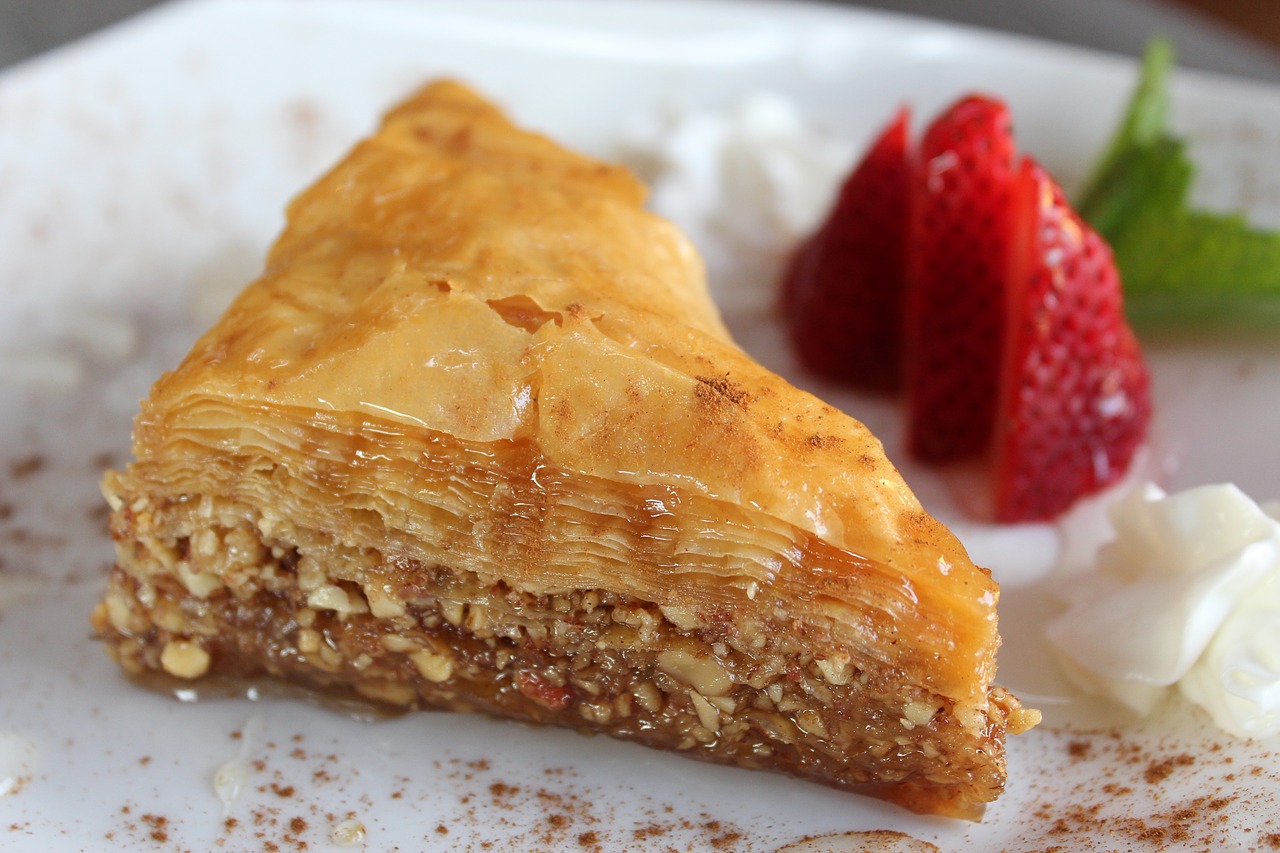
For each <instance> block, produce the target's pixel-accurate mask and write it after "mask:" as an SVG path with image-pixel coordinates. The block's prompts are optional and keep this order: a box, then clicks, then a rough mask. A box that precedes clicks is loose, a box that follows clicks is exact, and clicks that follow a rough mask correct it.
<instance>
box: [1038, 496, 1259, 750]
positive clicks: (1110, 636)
mask: <svg viewBox="0 0 1280 853" xmlns="http://www.w3.org/2000/svg"><path fill="white" fill-rule="evenodd" d="M1110 518H1111V523H1112V525H1113V526H1114V528H1115V539H1114V540H1113V541H1112V542H1110V543H1108V544H1107V545H1105V546H1103V547H1102V548H1101V550H1100V551H1099V552H1098V567H1097V571H1095V572H1092V573H1089V574H1085V575H1078V576H1074V577H1072V578H1071V579H1070V583H1069V588H1068V589H1067V590H1066V591H1065V592H1064V598H1066V600H1067V603H1068V608H1067V610H1066V612H1064V613H1063V614H1061V615H1060V616H1059V617H1058V618H1056V619H1055V620H1053V621H1052V622H1050V623H1049V625H1048V628H1047V632H1048V638H1049V641H1050V642H1051V643H1052V644H1053V646H1054V647H1055V648H1056V649H1057V650H1058V651H1059V652H1060V653H1061V655H1062V656H1063V659H1064V662H1065V664H1066V666H1067V668H1068V670H1069V671H1070V673H1071V675H1072V676H1073V677H1074V678H1075V679H1076V680H1077V681H1079V682H1080V683H1081V685H1082V686H1084V687H1085V688H1087V689H1089V690H1091V691H1093V692H1097V693H1103V694H1106V695H1109V696H1112V697H1114V698H1115V699H1118V700H1120V701H1121V702H1123V703H1124V704H1126V705H1128V706H1129V707H1130V708H1133V709H1134V710H1136V711H1139V712H1142V713H1147V712H1149V711H1150V710H1151V709H1153V708H1154V707H1155V705H1156V704H1157V703H1159V702H1160V701H1161V700H1162V699H1164V698H1165V697H1166V696H1167V695H1168V694H1169V693H1170V692H1172V691H1173V690H1175V689H1176V690H1179V691H1181V692H1182V694H1183V695H1184V696H1186V697H1187V698H1188V699H1190V700H1191V701H1192V702H1194V703H1196V704H1197V705H1200V706H1201V707H1203V708H1204V709H1205V710H1206V711H1208V713H1209V715H1210V716H1211V717H1212V718H1213V720H1214V722H1215V723H1216V724H1217V725H1218V726H1220V727H1221V728H1222V729H1224V730H1226V731H1227V732H1230V733H1231V734H1233V735H1237V736H1240V737H1257V738H1261V737H1268V736H1271V735H1274V734H1277V733H1280V505H1268V506H1267V507H1266V508H1263V507H1261V506H1259V505H1258V504H1257V503H1255V502H1254V501H1253V500H1252V499H1250V498H1249V496H1248V495H1246V494H1244V492H1242V491H1241V490H1240V489H1238V488H1237V487H1236V486H1234V485H1230V484H1223V485H1211V486H1201V487H1198V488H1193V489H1187V490H1186V491H1182V492H1177V493H1175V494H1171V495H1168V494H1165V492H1164V491H1162V490H1161V489H1160V488H1159V487H1157V486H1154V485H1146V486H1143V487H1141V488H1139V489H1136V490H1134V491H1133V492H1131V493H1130V494H1128V495H1127V496H1126V497H1124V498H1121V499H1120V500H1119V501H1117V502H1116V503H1115V504H1114V505H1113V506H1112V508H1111V512H1110Z"/></svg>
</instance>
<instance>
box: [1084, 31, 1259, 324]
mask: <svg viewBox="0 0 1280 853" xmlns="http://www.w3.org/2000/svg"><path fill="white" fill-rule="evenodd" d="M1172 65H1173V48H1172V46H1171V45H1170V44H1169V42H1167V41H1165V40H1163V39H1157V40H1154V41H1152V42H1151V43H1150V44H1149V45H1148V47H1147V51H1146V54H1145V55H1144V57H1143V64H1142V75H1141V78H1140V80H1139V82H1138V86H1137V88H1136V89H1135V91H1134V94H1133V97H1132V99H1131V100H1130V102H1129V106H1128V108H1127V109H1126V111H1125V114H1124V117H1123V119H1122V120H1121V122H1120V126H1119V128H1118V129H1117V131H1116V134H1115V136H1114V137H1113V138H1112V140H1111V143H1110V144H1109V145H1108V146H1107V149H1106V151H1105V152H1104V153H1103V155H1102V157H1101V158H1100V159H1099V161H1098V164H1097V166H1096V167H1095V168H1094V172H1093V176H1092V177H1091V178H1090V180H1089V181H1088V182H1087V184H1086V186H1085V189H1084V190H1083V192H1082V193H1081V194H1080V196H1079V199H1078V202H1079V203H1078V204H1077V206H1076V209H1077V210H1078V211H1079V212H1080V214H1081V216H1083V217H1084V218H1085V219H1086V220H1087V221H1088V222H1089V223H1090V224H1091V225H1092V226H1093V227H1094V228H1095V229H1097V231H1098V233H1100V234H1101V235H1102V236H1103V237H1105V238H1106V239H1107V242H1109V243H1110V244H1111V248H1112V250H1113V251H1114V252H1115V256H1116V265H1117V266H1118V267H1119V269H1120V278H1121V280H1122V282H1123V283H1124V291H1125V305H1126V308H1127V312H1128V314H1129V317H1130V319H1131V320H1132V321H1133V322H1134V323H1135V324H1140V325H1147V326H1151V325H1166V326H1168V325H1180V326H1186V325H1215V324H1223V323H1230V324H1233V325H1235V324H1244V323H1262V322H1267V323H1271V324H1274V323H1275V321H1276V320H1277V319H1280V232H1273V231H1265V230H1262V229H1258V228H1254V227H1251V226H1250V225H1249V223H1248V222H1247V221H1246V220H1245V219H1244V217H1243V216H1241V215H1221V214H1215V213H1210V212H1207V211H1199V210H1193V209H1191V208H1190V206H1189V202H1188V200H1189V197H1190V192H1191V184H1192V181H1193V179H1194V177H1195V165H1194V164H1193V163H1192V162H1191V159H1190V158H1189V157H1188V156H1187V153H1186V143H1185V142H1184V141H1183V140H1182V139H1179V138H1177V137H1175V136H1173V135H1172V134H1171V133H1170V131H1169V129H1168V117H1169V96H1168V76H1169V70H1170V69H1171V68H1172Z"/></svg>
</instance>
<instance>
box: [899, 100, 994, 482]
mask: <svg viewBox="0 0 1280 853" xmlns="http://www.w3.org/2000/svg"><path fill="white" fill-rule="evenodd" d="M1013 167H1014V144H1013V133H1012V130H1011V128H1010V119H1009V111H1008V109H1007V108H1006V107H1005V105H1004V104H1003V103H1001V102H999V101H997V100H994V99H992V98H985V97H979V96H970V97H967V98H964V99H962V100H960V101H958V102H957V103H956V104H955V105H954V106H952V107H951V108H950V109H949V110H947V112H946V113H944V114H943V115H942V116H941V117H940V118H939V119H938V120H937V121H935V122H934V123H933V125H932V126H931V127H930V128H929V130H928V131H927V132H926V133H925V136H924V139H923V140H922V142H921V145H920V171H919V175H918V177H917V180H916V191H915V194H914V198H913V200H912V201H913V203H914V206H915V209H914V211H913V214H912V216H913V219H912V234H911V240H910V243H909V247H910V254H909V260H908V263H909V264H910V266H909V269H908V272H907V282H908V284H907V296H906V309H905V312H906V325H905V329H904V332H905V336H906V340H905V354H906V358H905V373H906V387H907V430H908V436H907V444H908V447H909V448H910V450H911V451H912V452H913V453H914V454H915V455H917V456H919V457H920V458H921V459H924V460H926V461H929V462H949V461H953V460H957V459H961V458H964V457H968V456H975V455H978V454H980V453H982V452H983V451H985V450H986V449H987V447H988V444H989V442H990V439H991V429H992V423H993V421H994V417H995V411H996V374H997V371H998V370H999V367H1000V344H1001V338H1002V330H1003V325H1004V277H1005V266H1006V258H1007V257H1008V247H1009V235H1010V229H1011V227H1012V208H1011V206H1010V202H1011V192H1012V186H1013Z"/></svg>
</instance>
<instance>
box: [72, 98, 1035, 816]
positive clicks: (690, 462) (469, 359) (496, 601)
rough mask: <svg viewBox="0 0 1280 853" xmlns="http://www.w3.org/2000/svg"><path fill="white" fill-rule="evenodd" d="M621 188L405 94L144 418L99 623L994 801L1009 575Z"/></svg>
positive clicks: (421, 701) (185, 671) (274, 670)
mask: <svg viewBox="0 0 1280 853" xmlns="http://www.w3.org/2000/svg"><path fill="white" fill-rule="evenodd" d="M644 195H645V194H644V190H643V188H642V186H641V185H640V184H639V183H638V182H637V181H636V180H635V178H633V176H632V175H631V174H630V173H629V172H627V171H626V170H624V169H622V168H619V167H616V166H611V165H607V164H604V163H601V162H597V161H595V160H592V159H588V158H586V157H583V156H580V155H577V154H574V153H571V152H569V151H566V150H565V149H563V148H561V147H559V146H558V145H556V144H555V143H553V142H551V141H549V140H548V139H546V138H544V137H542V136H538V135H535V134H532V133H529V132H525V131H522V130H519V129H517V128H516V127H514V126H513V125H512V124H511V123H510V122H509V121H508V120H507V119H506V118H505V117H504V116H503V115H502V113H501V112H500V111H499V110H498V109H497V108H495V107H494V106H493V105H491V104H490V103H488V102H486V101H485V100H483V99H481V98H480V97H478V96H477V95H476V94H474V93H472V92H471V91H470V90H468V89H466V88H465V87H463V86H461V85H458V84H455V83H450V82H440V83H436V84H433V85H431V86H428V87H427V88H425V89H423V90H422V91H420V92H419V93H417V94H416V95H414V96H413V97H411V98H410V99H409V100H408V101H406V102H405V103H404V104H402V105H401V106H399V107H397V108H396V109H394V110H393V111H392V112H391V113H390V114H389V115H388V116H387V117H386V118H385V120H384V123H383V124H382V126H381V128H380V130H379V131H378V132H377V133H376V134H375V135H374V136H373V137H372V138H370V139H368V140H366V141H364V142H361V143H360V144H359V145H357V146H356V148H355V149H354V150H353V151H352V152H351V153H350V155H348V156H347V157H346V159H345V160H343V161H342V162H341V163H340V164H339V165H338V166H337V167H335V168H334V169H333V171H331V172H330V173H329V174H328V175H327V176H325V177H323V178H322V179H321V180H320V181H319V182H318V183H317V184H316V185H315V186H313V187H312V188H310V189H308V190H307V191H305V192H304V193H303V194H302V195H301V196H300V197H298V198H297V199H296V200H295V201H294V202H293V204H292V205H291V207H290V208H289V215H288V225H287V227H286V229H285V231H284V233H283V235H282V236H281V237H280V238H279V240H278V242H277V243H276V244H275V246H274V248H273V249H272V251H271V253H270V257H269V259H268V262H267V265H266V270H265V272H264V273H263V275H262V277H261V278H259V279H258V280H257V281H255V282H253V283H252V284H251V285H249V287H248V288H247V289H246V290H245V291H244V292H243V293H242V294H241V295H240V296H239V298H238V299H237V300H236V301H235V303H234V304H233V305H232V306H231V307H230V308H229V309H228V311H227V312H226V314H225V315H224V316H223V317H222V319H221V320H220V321H219V322H218V323H217V325H215V326H214V327H213V328H212V329H211V330H210V331H209V332H208V333H207V334H205V335H204V337H203V338H201V340H200V341H199V342H198V343H197V344H196V345H195V347H194V349H193V350H192V351H191V353H190V354H189V355H188V356H187V358H186V359H185V360H184V361H183V362H182V364H181V365H180V366H179V367H178V368H177V369H176V370H174V371H173V372H171V373H168V374H166V375H165V376H163V377H162V378H161V379H160V380H159V381H158V382H157V383H156V385H155V387H154V388H153V390H152V391H151V394H150V396H149V398H148V399H147V400H146V401H144V403H143V405H142V411H141V413H140V415H139V416H138V418H137V422H136V425H135V429H134V435H133V453H134V456H135V460H136V461H134V462H133V463H132V464H131V465H129V466H128V468H127V469H126V470H124V471H119V472H109V473H108V474H107V475H106V478H105V480H104V492H105V494H106V497H107V500H108V501H109V502H110V505H111V508H112V515H111V528H112V533H113V536H114V539H115V543H116V549H117V554H118V561H117V564H116V566H115V568H114V571H113V572H112V574H111V578H110V584H109V588H108V590H107V592H106V595H105V597H104V599H103V601H102V603H101V604H100V606H99V607H98V608H97V609H96V611H95V612H94V614H93V622H94V626H95V628H96V630H97V632H98V634H99V635H100V636H101V637H102V639H103V640H104V641H105V642H106V644H107V647H108V649H109V650H110V652H111V654H112V655H113V656H114V657H115V658H116V659H117V660H118V661H119V662H120V664H121V665H122V666H123V667H124V668H125V669H126V670H127V671H129V672H130V673H139V674H140V673H144V672H149V671H154V672H163V673H167V674H168V675H170V676H174V677H176V678H179V679H199V678H203V677H206V676H216V675H224V676H232V677H247V678H254V677H260V676H275V677H279V678H283V679H287V680H289V681H292V682H296V683H301V684H305V685H308V686H311V687H315V688H319V689H321V690H326V691H338V692H340V693H343V694H350V695H355V696H359V697H363V698H365V699H367V700H370V701H372V702H376V703H385V704H387V705H391V706H396V707H399V708H444V709H452V710H458V711H482V712H486V713H489V714H495V715H499V716H503V717H510V718H514V719H517V720H523V721H526V722H530V723H548V724H555V725H562V726H571V727H574V728H578V729H583V730H590V731H595V732H601V733H605V734H609V735H612V736H614V737H618V738H623V739H626V740H631V741H637V742H640V743H643V744H647V745H649V746H653V747H658V748H662V749H669V750H674V751H676V752H679V753H683V754H685V755H688V756H693V757H697V758H702V759H705V760H708V761H715V762H721V763H726V764H735V765H739V766H742V767H752V768H768V769H773V770H781V771H785V772H788V773H793V774H796V775H799V776H803V777H807V778H809V779H813V780H816V781H818V782H822V783H825V784H828V785H833V786H836V787H839V788H844V789H848V790H851V791H858V792H863V793H868V794H872V795H875V796H878V797H883V798H885V799H888V800H891V801H894V802H896V803H900V804H902V805H904V806H906V807H907V808H910V809H914V810H917V811H921V812H933V813H940V814H950V815H960V816H967V817H974V816H976V815H978V814H980V812H981V808H982V805H983V804H984V803H986V802H988V801H990V800H992V799H993V798H995V797H996V796H997V795H998V794H999V793H1000V791H1001V788H1002V786H1003V784H1004V779H1005V764H1004V739H1005V736H1006V734H1008V733H1012V732H1017V731H1020V730H1022V729H1024V728H1026V727H1028V726H1029V725H1031V724H1032V723H1033V722H1034V719H1035V712H1030V711H1025V710H1023V709H1022V708H1021V707H1020V706H1019V704H1018V702H1017V700H1016V699H1015V698H1014V697H1013V696H1011V695H1010V694H1009V693H1007V692H1006V691H1004V690H1002V689H1001V688H999V687H993V686H992V677H993V674H994V672H995V651H996V646H997V645H998V643H999V640H998V638H997V633H996V611H995V606H996V597H997V589H996V585H995V584H994V583H993V582H992V581H991V579H990V577H989V575H988V573H987V572H986V571H984V570H982V569H979V568H976V567H975V566H974V565H973V564H972V563H971V562H970V560H969V558H968V557H967V556H966V554H965V551H964V549H963V548H962V547H961V546H960V544H959V543H958V542H957V541H956V539H955V538H954V537H953V536H952V535H951V534H950V533H949V532H948V531H947V530H946V529H945V528H944V527H943V526H942V525H941V524H939V523H938V522H937V521H935V520H934V519H933V518H932V517H930V516H929V515H928V514H927V513H926V512H925V511H924V510H923V509H922V508H921V506H920V504H919V503H918V502H917V501H916V499H915V498H914V497H913V495H912V494H911V492H910V491H909V490H908V488H907V487H906V485H905V484H904V483H903V481H902V479H901V478H900V476H899V475H898V473H897V471H896V470H895V469H894V467H893V466H892V465H891V464H890V462H889V461H888V460H887V459H886V458H885V456H884V453H883V451H882V449H881V446H880V443H879V442H878V441H877V440H876V438H875V437H874V436H873V435H871V433H870V432H869V431H868V430H867V429H866V428H865V427H864V426H863V425H862V424H860V423H859V422H857V421H856V420H854V419H852V418H850V417H849V416H847V415H845V414H843V413H841V412H840V411H837V410H835V409H833V408H831V407H830V406H827V405H825V404H824V403H822V402H821V401H820V400H818V399H816V398H814V397H813V396H811V395H809V394H807V393H804V392H802V391H799V390H797V389H796V388H794V387H792V386H791V385H789V384H787V382H785V381H784V380H782V379H781V378H779V377H778V376H776V375H774V374H772V373H770V372H769V371H767V370H765V369H764V368H762V367H761V366H760V365H758V364H756V363H755V362H754V361H752V360H751V358H749V357H748V356H747V355H745V354H744V353H743V352H742V351H741V350H740V349H738V348H737V347H736V346H735V345H734V343H733V342H732V341H731V340H730V338H729V336H728V334H727V333H726V331H725V329H724V327H723V325H722V324H721V321H720V319H719V317H718V315H717V312H716V309H715V307H714V306H713V305H712V303H711V301H710V299H709V298H708V295H707V290H706V287H705V284H704V278H703V272H702V268H701V265H700V262H699V260H698V258H697V256H696V255H695V253H694V251H693V249H692V248H691V247H690V245H689V244H688V243H687V242H686V240H685V239H684V238H683V237H682V236H681V235H680V234H679V233H678V232H677V231H676V230H675V229H674V228H673V227H672V226H671V225H670V224H669V223H667V222H665V221H662V220H660V219H658V218H656V217H655V216H653V215H651V214H649V213H647V212H646V211H645V210H644V208H643V201H644ZM584 748H587V747H584Z"/></svg>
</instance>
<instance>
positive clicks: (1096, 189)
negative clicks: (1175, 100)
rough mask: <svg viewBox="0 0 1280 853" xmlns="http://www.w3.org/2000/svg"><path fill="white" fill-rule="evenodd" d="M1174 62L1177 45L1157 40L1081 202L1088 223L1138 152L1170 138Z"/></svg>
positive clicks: (1146, 54)
mask: <svg viewBox="0 0 1280 853" xmlns="http://www.w3.org/2000/svg"><path fill="white" fill-rule="evenodd" d="M1173 58H1174V53H1173V44H1172V43H1170V42H1169V40H1168V39H1163V38H1155V39H1152V40H1151V41H1150V42H1149V43H1148V44H1147V48H1146V50H1145V51H1144V52H1143V54H1142V72H1141V76H1140V77H1139V78H1138V86H1137V88H1136V89H1134V91H1133V95H1131V96H1130V98H1129V106H1128V107H1127V108H1126V109H1125V112H1124V117H1123V118H1122V119H1121V120H1120V126H1119V127H1118V128H1116V133H1115V136H1113V137H1112V138H1111V143H1110V144H1109V145H1108V146H1107V149H1106V151H1105V152H1104V153H1103V155H1102V157H1101V158H1100V159H1099V160H1098V163H1097V164H1096V165H1095V166H1094V169H1093V177H1092V178H1090V179H1089V181H1088V182H1087V183H1086V184H1085V189H1084V191H1083V192H1082V193H1081V194H1080V198H1079V199H1078V202H1079V203H1078V204H1077V205H1076V210H1077V211H1078V212H1079V213H1080V214H1081V215H1082V216H1084V217H1085V218H1086V219H1090V220H1091V219H1092V217H1091V216H1090V215H1089V213H1087V211H1089V210H1090V209H1092V208H1093V207H1095V206H1097V205H1099V204H1103V203H1104V201H1105V199H1106V197H1107V195H1108V194H1110V193H1111V192H1113V191H1114V190H1115V188H1116V185H1117V183H1120V184H1123V183H1124V179H1125V171H1124V163H1125V161H1127V160H1130V159H1131V158H1132V156H1133V154H1134V152H1135V150H1138V149H1142V148H1145V147H1147V146H1149V145H1153V144H1156V143H1157V142H1159V141H1160V140H1162V139H1164V138H1167V137H1168V127H1169V88H1168V80H1169V70H1170V69H1171V68H1172V67H1173Z"/></svg>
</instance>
